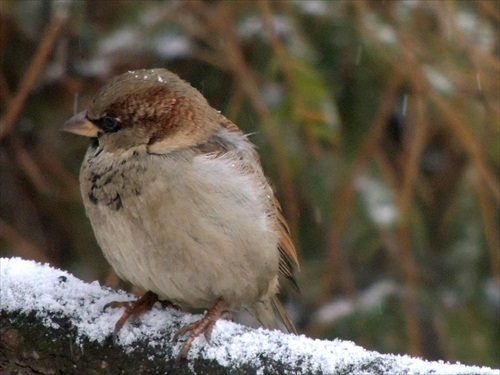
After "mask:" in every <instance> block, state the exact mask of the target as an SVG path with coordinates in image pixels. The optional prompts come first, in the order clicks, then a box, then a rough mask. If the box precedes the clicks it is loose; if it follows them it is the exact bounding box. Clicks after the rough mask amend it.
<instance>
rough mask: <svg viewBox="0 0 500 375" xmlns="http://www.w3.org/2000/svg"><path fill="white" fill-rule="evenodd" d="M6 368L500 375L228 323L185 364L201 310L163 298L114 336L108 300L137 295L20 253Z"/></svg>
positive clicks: (8, 297)
mask: <svg viewBox="0 0 500 375" xmlns="http://www.w3.org/2000/svg"><path fill="white" fill-rule="evenodd" d="M0 270H1V272H0V281H1V292H0V301H1V305H0V314H1V321H2V326H1V329H0V368H2V369H5V370H7V371H10V372H19V371H28V372H29V371H32V372H36V373H41V374H45V373H59V372H60V371H62V372H63V373H74V374H82V373H95V374H100V373H103V374H104V373H106V374H110V373H111V374H139V373H140V374H157V373H183V374H189V373H211V374H214V373H231V374H247V373H261V374H268V373H269V374H271V373H272V374H277V373H292V374H296V373H300V374H350V373H353V374H360V373H363V374H386V373H387V374H428V373H439V374H497V375H498V373H499V372H498V371H497V370H493V369H489V368H485V367H482V368H479V367H471V366H464V365H460V364H445V363H441V362H427V361H423V360H421V359H417V358H411V357H408V356H397V355H384V354H379V353H376V352H372V351H367V350H365V349H363V348H361V347H359V346H356V345H355V344H353V343H352V342H346V341H340V340H334V341H327V340H313V339H310V338H307V337H305V336H293V335H286V334H283V333H281V332H276V331H267V330H264V329H251V328H247V327H244V326H241V325H238V324H235V323H232V322H228V321H219V322H217V325H216V327H215V329H214V332H213V334H212V341H211V343H210V344H208V343H207V342H206V340H205V338H204V337H203V336H202V337H199V338H197V339H196V340H195V341H194V343H193V346H192V349H191V351H190V353H189V356H188V358H187V359H186V360H185V361H183V362H180V363H179V362H176V360H175V358H176V355H177V353H178V351H179V349H180V347H181V345H182V340H181V341H179V342H174V341H173V335H174V333H175V332H176V331H177V330H178V329H179V328H180V327H181V326H182V325H184V324H186V323H189V322H192V321H194V320H195V319H197V318H199V317H198V316H194V315H191V314H187V313H183V312H180V311H176V310H171V309H163V308H160V307H159V306H158V307H156V306H155V308H153V309H152V310H151V311H149V312H147V313H146V314H144V315H143V316H142V317H141V318H140V319H139V320H138V321H137V322H135V323H132V324H130V323H127V324H126V325H125V326H124V327H123V329H122V330H121V332H120V334H119V340H118V342H117V343H113V342H112V339H111V335H112V331H113V328H114V324H115V322H116V321H117V320H118V318H119V317H120V315H121V313H122V311H121V310H120V309H108V310H106V311H103V307H104V305H105V304H106V303H108V302H111V301H117V300H121V301H122V300H130V299H133V296H131V295H130V294H127V293H125V292H123V291H114V290H111V289H108V288H104V287H102V286H100V285H99V284H98V283H97V282H93V283H91V284H88V283H85V282H83V281H81V280H79V279H77V278H75V277H74V276H72V275H71V274H69V273H67V272H65V271H61V270H57V269H54V268H51V267H50V266H48V265H41V264H39V263H35V262H32V261H26V260H22V259H19V258H12V259H7V258H1V259H0Z"/></svg>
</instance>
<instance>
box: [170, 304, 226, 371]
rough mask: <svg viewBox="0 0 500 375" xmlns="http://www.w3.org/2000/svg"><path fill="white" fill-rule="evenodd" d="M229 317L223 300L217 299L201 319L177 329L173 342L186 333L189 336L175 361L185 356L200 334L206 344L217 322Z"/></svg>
mask: <svg viewBox="0 0 500 375" xmlns="http://www.w3.org/2000/svg"><path fill="white" fill-rule="evenodd" d="M229 315H230V314H229V312H228V311H227V310H225V302H224V300H223V299H222V298H219V299H218V300H217V302H215V305H213V306H212V308H210V309H209V310H208V311H207V313H206V314H205V316H204V317H203V318H201V319H200V320H198V321H196V322H194V323H191V324H188V325H186V326H184V327H182V328H181V329H179V330H178V331H177V333H176V334H175V336H174V340H177V339H178V338H179V337H181V336H183V335H185V334H186V333H188V332H191V333H190V334H189V336H188V338H187V339H186V342H185V343H184V345H183V346H182V348H181V350H180V352H179V354H178V355H177V360H178V361H179V360H181V359H182V358H185V357H186V356H187V354H188V352H189V349H190V348H191V344H192V343H193V340H194V339H195V338H196V337H198V336H199V335H201V334H202V333H203V334H204V335H205V338H206V339H207V342H210V338H211V335H212V331H213V329H214V326H215V323H216V322H217V320H219V319H226V318H227V317H228V316H229Z"/></svg>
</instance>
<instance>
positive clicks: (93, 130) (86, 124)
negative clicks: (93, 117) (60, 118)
mask: <svg viewBox="0 0 500 375" xmlns="http://www.w3.org/2000/svg"><path fill="white" fill-rule="evenodd" d="M61 130H62V131H65V132H68V133H74V134H77V135H83V136H84V137H90V138H95V137H97V133H98V132H99V128H98V127H97V126H95V125H94V124H93V123H92V122H91V121H90V120H89V119H88V118H87V111H82V112H80V113H77V114H76V115H74V116H73V117H71V118H70V119H69V120H68V121H66V122H65V123H64V125H63V126H62V128H61Z"/></svg>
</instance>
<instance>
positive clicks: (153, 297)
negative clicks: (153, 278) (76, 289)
mask: <svg viewBox="0 0 500 375" xmlns="http://www.w3.org/2000/svg"><path fill="white" fill-rule="evenodd" d="M156 302H160V303H161V305H162V306H163V307H164V308H165V307H173V308H175V309H179V308H178V306H176V305H174V304H173V303H171V302H170V301H160V300H159V299H158V295H157V294H156V293H153V292H151V291H149V292H146V293H144V294H143V295H142V297H141V298H139V299H138V300H136V301H126V302H119V301H113V302H110V303H107V304H106V305H105V306H104V310H106V309H107V308H108V307H111V308H117V307H125V312H124V313H123V315H122V316H121V318H120V319H118V321H117V322H116V324H115V329H114V331H113V341H115V342H116V340H117V337H118V332H120V330H121V329H122V327H123V325H124V324H125V322H126V321H127V320H129V319H130V318H132V319H134V320H135V319H137V318H138V317H139V316H141V315H142V314H144V313H145V312H146V311H149V310H151V308H152V307H153V305H154V304H155V303H156Z"/></svg>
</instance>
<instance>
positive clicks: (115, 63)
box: [0, 0, 500, 368]
mask: <svg viewBox="0 0 500 375" xmlns="http://www.w3.org/2000/svg"><path fill="white" fill-rule="evenodd" d="M499 21H500V9H499V4H498V2H494V1H488V0H476V1H473V0H471V1H466V0H463V1H462V0H460V1H459V0H449V1H438V0H436V1H423V0H406V1H383V0H356V1H342V0H339V1H315V0H309V1H291V0H290V1H279V2H277V1H270V0H263V1H258V2H254V1H168V0H166V1H153V0H145V1H126V0H113V1H107V2H103V1H91V0H85V1H67V2H59V1H51V0H42V1H29V0H25V1H23V0H20V1H9V0H2V1H1V2H0V64H1V65H0V110H1V115H0V255H2V256H22V257H24V258H29V259H35V260H38V261H44V262H50V263H51V264H53V265H55V266H58V267H61V268H64V269H68V270H70V271H71V272H73V273H75V274H76V275H77V276H79V277H81V278H83V279H85V280H88V281H91V280H95V279H98V280H100V281H101V282H103V283H106V284H107V285H112V286H113V287H127V285H124V284H123V283H121V282H120V281H119V280H118V278H117V277H116V275H114V273H113V272H112V271H111V270H110V269H109V266H108V265H107V263H106V261H105V260H104V259H103V257H102V255H101V252H100V250H99V248H98V247H97V245H96V243H95V240H94V238H93V234H92V231H91V228H90V225H89V222H88V220H87V219H86V218H85V214H84V212H83V207H82V205H81V201H80V197H79V188H78V178H77V176H78V169H79V165H80V163H81V160H82V157H83V154H84V152H85V149H86V147H87V144H86V142H85V140H82V139H78V138H77V137H71V136H70V135H62V134H60V133H59V132H58V129H59V127H60V126H61V124H62V123H63V122H64V121H65V120H66V119H67V118H69V117H70V116H71V115H72V114H73V113H74V112H75V111H77V110H78V109H82V108H85V106H86V105H87V104H88V103H89V100H91V98H92V96H93V95H94V94H95V93H96V90H97V89H98V88H99V87H100V86H101V85H102V83H103V82H105V81H106V80H107V79H108V78H109V77H112V76H114V75H117V74H120V73H122V72H123V71H125V70H131V69H137V68H152V67H166V68H168V69H170V70H172V71H174V72H176V73H178V74H179V75H180V76H181V77H182V78H183V79H185V80H187V81H188V82H190V83H192V84H193V86H195V87H197V88H198V89H199V90H200V91H201V92H202V93H203V95H205V97H207V99H208V101H209V102H210V103H211V105H212V106H214V107H215V108H218V109H220V110H221V111H222V113H224V114H225V115H227V116H228V117H229V118H230V119H231V120H233V121H234V122H235V123H237V124H238V125H239V126H240V127H241V128H242V129H243V130H244V131H245V132H246V133H250V134H251V138H252V141H253V142H254V143H256V144H257V146H258V148H259V153H260V155H261V157H262V162H263V165H264V169H265V171H266V174H267V176H268V177H269V179H270V181H271V182H272V183H273V185H274V187H275V190H276V192H277V195H278V198H279V199H280V202H281V204H282V206H283V209H284V214H285V216H286V218H287V220H288V222H289V223H290V227H291V229H292V234H293V237H294V242H295V243H296V244H297V245H298V248H299V251H300V258H301V263H302V267H301V272H300V273H299V274H298V278H299V284H300V287H301V290H302V293H301V294H300V295H296V294H294V293H293V292H291V291H290V290H288V289H287V288H286V287H284V288H283V294H284V295H285V296H286V297H287V298H288V299H289V304H288V305H289V306H288V307H289V310H290V311H291V312H292V313H293V315H294V318H295V320H296V322H297V323H298V325H299V327H300V330H301V331H302V332H304V333H306V334H308V335H311V336H317V337H325V338H333V337H339V338H341V339H348V340H352V341H355V342H356V343H357V344H359V345H362V346H364V347H366V348H368V349H374V350H377V351H379V352H387V353H388V352H390V353H409V354H412V355H421V356H423V357H425V358H428V359H444V360H450V361H456V360H459V361H461V362H463V363H467V364H476V365H488V366H492V367H496V368H498V367H500V363H499V361H500V358H499V352H500V344H499V342H500V328H499V327H500V324H499V315H500V314H499V309H500V289H499V288H500V255H499V254H500V253H499V251H500V239H499V212H500V210H499V208H500V207H499V206H500V184H499V176H500V173H499V172H500V170H499V164H500V156H499V154H500V134H499V133H500V82H499V79H498V77H499V73H500V58H499V54H500V39H499V31H498V30H499V29H498V22H499Z"/></svg>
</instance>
